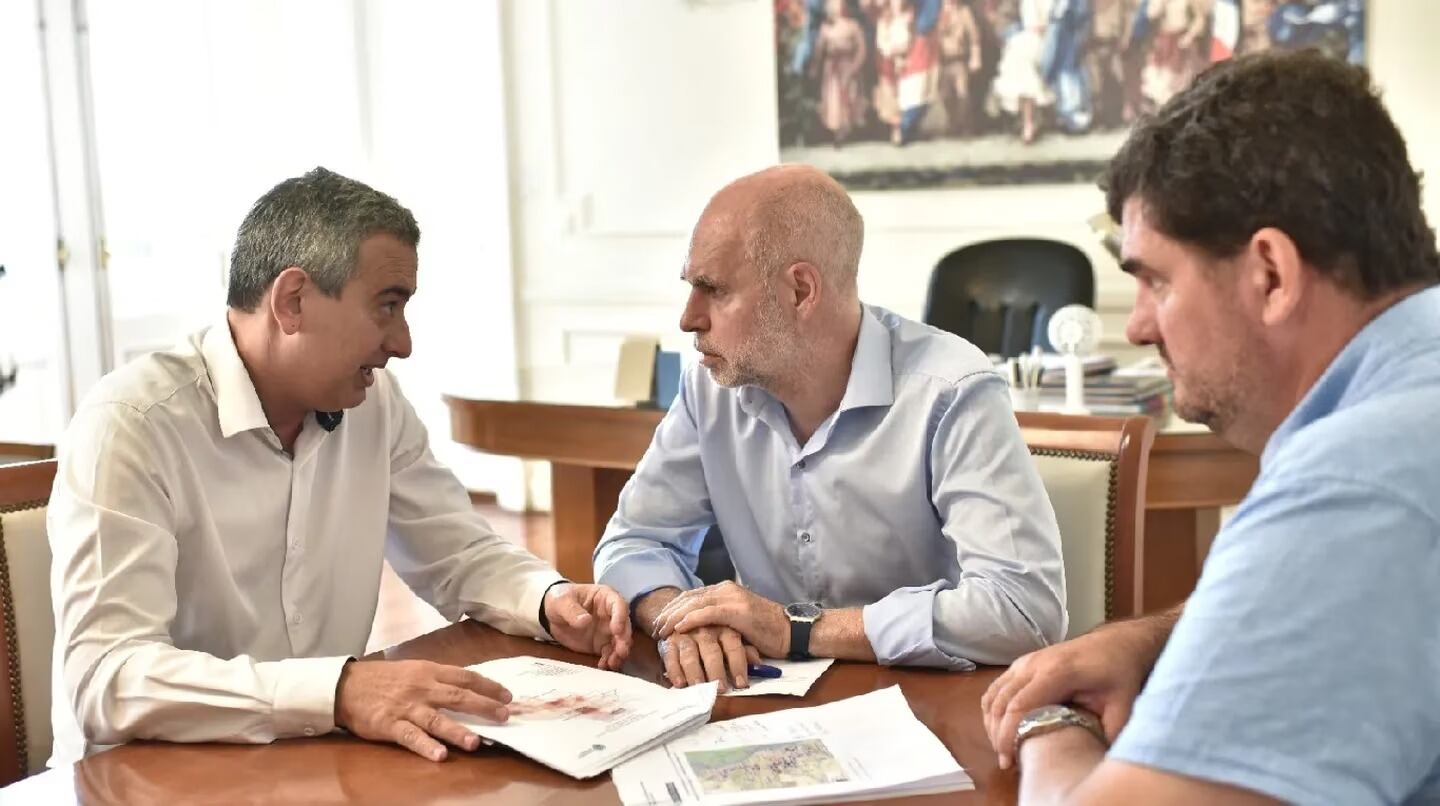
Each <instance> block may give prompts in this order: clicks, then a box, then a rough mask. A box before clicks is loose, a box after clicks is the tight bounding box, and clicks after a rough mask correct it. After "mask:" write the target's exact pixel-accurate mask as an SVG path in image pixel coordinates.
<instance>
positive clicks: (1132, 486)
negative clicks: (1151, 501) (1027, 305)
mask: <svg viewBox="0 0 1440 806" xmlns="http://www.w3.org/2000/svg"><path fill="white" fill-rule="evenodd" d="M1015 418H1016V419H1017V420H1018V421H1019V423H1020V432H1021V434H1022V435H1024V438H1025V444H1026V445H1027V446H1029V448H1030V454H1031V455H1032V456H1033V457H1035V464H1036V466H1037V467H1038V468H1039V471H1040V478H1041V480H1042V481H1043V482H1044V484H1045V492H1046V493H1048V494H1049V496H1050V503H1051V505H1052V506H1054V508H1055V517H1056V519H1057V520H1058V521H1059V523H1060V543H1061V551H1062V552H1063V554H1064V561H1065V592H1066V609H1067V610H1068V611H1069V614H1070V632H1069V636H1068V637H1073V636H1076V635H1080V634H1081V633H1084V632H1088V631H1089V630H1091V629H1093V628H1094V627H1095V626H1097V625H1099V624H1100V623H1102V622H1104V621H1108V620H1110V619H1117V618H1127V617H1130V616H1138V615H1140V614H1141V613H1142V612H1144V593H1145V585H1144V568H1145V539H1144V536H1145V474H1146V471H1147V468H1148V465H1149V461H1150V446H1151V444H1152V443H1153V442H1154V440H1155V423H1154V421H1153V420H1151V419H1150V418H1149V417H1085V416H1075V415H1065V414H1044V413H1036V412H1016V414H1015Z"/></svg>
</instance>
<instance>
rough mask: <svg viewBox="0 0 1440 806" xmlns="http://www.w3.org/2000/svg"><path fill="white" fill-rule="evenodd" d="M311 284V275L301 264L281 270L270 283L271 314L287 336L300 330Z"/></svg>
mask: <svg viewBox="0 0 1440 806" xmlns="http://www.w3.org/2000/svg"><path fill="white" fill-rule="evenodd" d="M309 285H310V276H309V275H308V274H306V273H305V270H304V269H302V268H300V267H299V266H291V267H290V268H288V269H286V270H285V271H282V272H280V276H278V277H276V278H275V282H273V283H271V284H270V295H269V300H270V315H271V316H272V317H274V318H275V322H276V324H278V325H279V326H280V331H281V332H282V333H284V334H285V335H287V336H293V335H295V334H296V333H299V332H300V319H301V313H302V303H303V300H304V297H305V292H306V291H307V290H308V286H309Z"/></svg>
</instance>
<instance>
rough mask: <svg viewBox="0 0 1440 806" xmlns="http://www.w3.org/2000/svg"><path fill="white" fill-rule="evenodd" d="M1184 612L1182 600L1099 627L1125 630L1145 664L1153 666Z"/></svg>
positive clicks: (1101, 628)
mask: <svg viewBox="0 0 1440 806" xmlns="http://www.w3.org/2000/svg"><path fill="white" fill-rule="evenodd" d="M1184 612H1185V603H1184V602H1181V603H1180V604H1177V605H1175V606H1174V607H1172V608H1170V609H1169V610H1164V611H1161V612H1159V613H1151V614H1150V615H1148V616H1140V617H1139V618H1133V619H1127V620H1125V621H1117V622H1114V623H1111V624H1106V625H1104V626H1102V627H1100V628H1099V629H1100V630H1125V631H1126V633H1127V634H1128V635H1129V636H1130V637H1131V638H1132V640H1134V642H1135V648H1136V651H1137V652H1138V653H1139V655H1140V657H1142V658H1143V659H1144V661H1145V665H1146V666H1147V667H1153V666H1154V665H1155V661H1156V660H1157V659H1159V657H1160V652H1161V651H1162V650H1164V649H1165V642H1167V641H1169V640H1170V633H1172V632H1174V631H1175V624H1176V622H1178V621H1180V615H1181V614H1182V613H1184ZM1147 674H1148V673H1147Z"/></svg>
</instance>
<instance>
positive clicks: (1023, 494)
mask: <svg viewBox="0 0 1440 806" xmlns="http://www.w3.org/2000/svg"><path fill="white" fill-rule="evenodd" d="M862 232H863V225H862V224H861V221H860V217H859V213H858V212H856V211H855V208H854V206H853V205H852V204H851V203H850V200H849V198H848V196H847V195H846V194H845V192H844V190H843V189H841V188H840V187H839V186H838V184H836V183H835V182H834V180H832V179H830V178H829V177H827V176H825V175H824V174H822V173H820V172H818V171H815V170H814V169H809V168H804V167H801V166H781V167H778V168H773V169H770V170H767V171H763V172H761V173H759V174H755V175H752V176H749V177H745V178H743V179H741V180H738V181H737V182H735V183H733V184H731V185H730V186H727V187H726V188H725V189H723V190H722V191H721V192H720V193H718V194H716V196H715V197H714V198H713V199H712V200H711V202H710V204H709V205H708V206H707V208H706V210H705V213H704V214H703V215H702V216H701V219H700V222H699V224H697V226H696V229H695V234H694V236H693V237H692V240H691V246H690V252H689V255H688V259H687V262H686V265H685V270H684V276H683V279H685V280H686V281H687V282H688V283H689V284H690V285H691V294H690V299H689V302H688V303H687V306H686V309H685V312H684V314H683V315H682V317H681V326H682V328H683V329H685V330H686V331H687V332H693V333H695V334H696V346H697V349H699V350H700V352H701V353H702V356H703V357H702V362H701V363H702V365H703V368H695V369H693V371H689V372H687V373H686V374H685V375H684V376H683V378H682V381H681V388H680V393H679V395H678V396H677V398H676V401H675V403H674V404H673V405H672V407H671V409H670V411H669V412H668V413H667V415H666V417H665V419H664V420H663V421H662V423H661V424H660V426H659V428H658V429H657V430H656V433H655V438H654V441H653V442H652V443H651V446H650V448H649V450H648V451H647V452H646V454H645V456H644V458H643V459H642V460H641V462H640V465H639V466H638V467H637V469H636V472H635V475H634V477H633V478H632V479H631V481H630V482H629V484H627V485H626V487H625V490H624V491H623V493H622V494H621V497H620V502H619V507H618V509H617V511H616V513H615V516H614V517H613V518H612V519H611V521H610V523H609V526H608V527H607V529H606V532H605V535H604V537H603V539H602V540H601V542H600V545H599V546H598V547H597V549H596V552H595V573H596V579H597V581H599V582H602V583H604V584H607V585H611V586H613V587H614V588H615V589H616V590H618V591H620V593H621V594H622V595H624V596H626V597H627V598H629V599H630V601H631V604H632V612H633V613H634V614H635V617H636V621H637V623H638V624H639V625H640V626H641V628H642V629H645V630H647V631H648V632H650V633H651V634H652V635H654V636H656V637H657V638H659V639H661V640H662V641H663V642H664V643H663V644H662V649H663V650H664V655H665V659H666V666H667V674H668V675H669V677H670V679H671V681H672V683H675V684H677V685H686V684H691V683H697V682H703V681H705V680H712V679H717V680H721V681H722V683H723V684H725V685H732V684H733V685H738V686H743V685H745V684H746V683H747V682H748V681H747V678H746V676H745V672H746V661H747V657H746V655H747V650H746V647H747V645H748V646H749V647H753V648H754V649H757V650H758V651H759V652H760V653H762V654H764V655H767V656H773V657H787V656H788V657H796V658H804V657H810V656H823V657H837V658H851V659H862V660H871V661H878V662H880V663H884V664H914V665H926V666H938V667H943V668H950V669H969V668H973V666H974V664H976V663H1007V662H1009V661H1011V660H1013V659H1014V658H1016V657H1018V656H1019V655H1021V654H1024V653H1026V652H1029V651H1031V650H1033V649H1035V648H1038V647H1042V646H1045V645H1047V644H1049V643H1051V642H1054V641H1057V640H1059V639H1060V638H1061V637H1062V636H1063V635H1064V633H1065V626H1066V616H1065V593H1064V578H1063V569H1062V563H1061V553H1060V538H1059V530H1058V528H1057V526H1056V523H1055V515H1054V512H1053V510H1052V509H1051V506H1050V502H1049V499H1048V498H1047V497H1046V494H1045V490H1044V487H1043V486H1042V484H1041V481H1040V478H1039V475H1038V473H1037V471H1036V469H1035V466H1034V464H1033V462H1032V460H1031V458H1030V454H1029V452H1028V450H1027V449H1026V447H1025V444H1024V442H1023V440H1022V438H1021V436H1020V431H1019V427H1018V425H1017V424H1016V422H1015V416H1014V413H1013V412H1012V410H1011V406H1010V399H1009V393H1008V387H1007V385H1006V383H1005V381H1004V379H1002V378H1001V377H1000V376H999V375H998V374H997V373H995V372H994V371H993V369H992V367H991V364H990V362H989V360H988V359H987V357H986V356H985V355H984V354H982V353H981V352H980V351H979V350H978V349H976V348H975V347H974V346H973V345H971V344H969V343H968V342H966V341H964V340H962V339H960V338H958V337H956V336H954V335H952V334H948V333H943V332H941V331H938V330H936V329H934V328H931V327H928V326H925V325H921V324H918V323H915V322H911V321H909V320H906V319H904V318H902V317H899V316H897V315H895V314H893V313H890V312H889V311H886V310H884V309H882V308H877V307H873V306H865V305H862V304H861V303H860V301H859V298H858V295H857V293H856V289H855V269H856V266H857V265H858V258H859V253H860V246H861V241H862ZM712 525H718V526H719V528H720V531H721V533H722V534H723V535H724V540H725V545H726V548H727V549H728V550H729V553H730V556H731V558H732V560H733V562H734V564H735V569H736V572H737V576H738V579H739V582H740V584H733V583H721V584H719V585H712V586H708V587H702V582H701V580H700V579H699V578H698V577H697V576H696V573H695V569H696V566H697V563H698V555H699V550H700V545H701V543H702V541H703V540H704V536H705V533H706V531H707V530H708V529H709V527H710V526H712ZM750 659H752V660H753V657H752V658H750Z"/></svg>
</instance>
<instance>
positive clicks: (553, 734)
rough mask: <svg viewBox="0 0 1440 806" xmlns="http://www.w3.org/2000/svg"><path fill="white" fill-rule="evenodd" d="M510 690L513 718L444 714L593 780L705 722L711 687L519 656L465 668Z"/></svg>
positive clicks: (492, 738) (572, 774) (490, 737)
mask: <svg viewBox="0 0 1440 806" xmlns="http://www.w3.org/2000/svg"><path fill="white" fill-rule="evenodd" d="M469 668H470V670H471V671H475V672H479V673H480V674H482V675H484V676H485V677H488V678H490V679H491V680H494V681H495V682H497V683H499V684H500V685H502V686H504V687H505V688H507V689H509V690H510V693H511V694H512V695H513V696H514V698H515V699H514V700H513V701H512V702H511V703H510V706H509V710H510V719H509V720H508V721H506V722H505V724H503V725H496V724H494V723H491V722H488V721H486V720H483V719H480V718H479V717H474V716H470V715H468V714H459V713H456V712H454V711H447V712H446V714H447V715H448V716H449V717H450V718H452V719H454V720H455V721H457V722H459V723H460V724H462V725H464V726H465V727H467V728H469V729H470V730H472V731H474V732H475V733H477V734H479V735H480V736H481V737H483V738H485V739H488V740H490V741H492V742H497V743H499V744H503V745H505V746H506V747H509V748H511V749H513V750H515V751H516V752H519V753H522V754H524V755H526V756H529V757H530V758H532V759H534V760H536V761H538V762H540V763H541V764H544V765H545V766H547V767H550V768H552V769H556V770H559V771H560V772H563V773H565V774H566V775H569V776H570V777H572V778H581V779H584V778H591V777H594V776H596V775H599V774H600V773H602V772H605V771H606V770H608V769H610V768H611V767H614V766H615V765H616V764H619V763H620V762H622V761H624V760H625V759H627V758H630V757H631V756H634V755H636V754H637V753H641V752H644V751H645V750H649V749H650V748H652V747H655V746H657V745H659V744H661V743H663V742H665V741H667V740H669V739H671V738H673V737H675V736H678V735H680V734H682V733H685V732H686V731H689V730H691V729H693V728H695V727H698V726H700V725H703V724H705V722H707V721H708V720H709V719H710V709H711V708H712V707H714V705H715V693H716V685H715V684H714V683H706V684H705V685H702V686H690V687H687V688H680V689H669V688H664V687H661V686H657V685H655V684H654V683H649V682H646V681H644V680H641V679H639V678H637V677H630V676H629V675H624V674H620V673H619V672H607V671H603V670H601V669H595V668H592V667H589V666H578V665H576V664H573V663H565V662H563V661H558V660H547V659H545V658H533V657H528V656H522V657H517V658H498V659H496V660H492V661H486V662H485V663H479V664H476V665H474V666H471V667H469Z"/></svg>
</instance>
